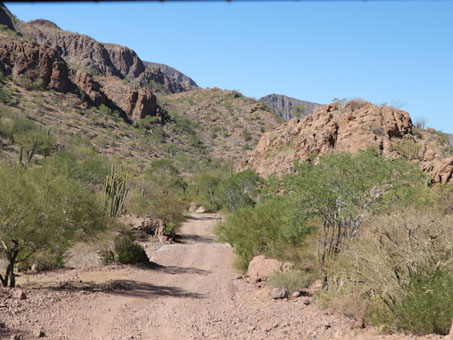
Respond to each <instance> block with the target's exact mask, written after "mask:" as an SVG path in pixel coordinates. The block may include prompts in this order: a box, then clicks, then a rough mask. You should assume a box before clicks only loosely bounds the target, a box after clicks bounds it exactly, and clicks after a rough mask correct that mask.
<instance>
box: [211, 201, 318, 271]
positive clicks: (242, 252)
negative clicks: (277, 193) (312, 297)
mask: <svg viewBox="0 0 453 340" xmlns="http://www.w3.org/2000/svg"><path fill="white" fill-rule="evenodd" d="M313 230H314V227H313V225H311V224H310V221H307V220H306V219H305V216H303V215H302V214H300V211H299V209H298V207H297V206H296V205H295V204H293V200H292V199H291V198H289V197H277V198H268V199H263V200H261V201H260V203H258V204H257V205H256V206H255V207H253V206H245V207H244V208H242V209H237V210H235V211H234V212H233V213H231V214H228V215H227V216H226V218H225V221H224V222H223V223H221V224H219V225H218V226H217V228H216V233H217V235H219V238H220V239H221V240H222V241H225V242H228V243H230V244H231V245H232V246H233V247H234V253H235V255H236V258H235V267H236V268H238V269H240V270H243V271H245V270H247V267H248V264H249V262H250V261H251V259H252V258H253V257H254V256H255V255H259V254H265V255H268V256H270V257H274V258H281V259H285V260H294V258H293V257H292V256H291V255H292V254H291V252H292V250H293V249H298V248H302V247H303V246H304V240H305V238H306V236H307V235H309V234H310V233H311V232H313Z"/></svg>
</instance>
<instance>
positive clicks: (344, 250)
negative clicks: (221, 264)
mask: <svg viewBox="0 0 453 340" xmlns="http://www.w3.org/2000/svg"><path fill="white" fill-rule="evenodd" d="M407 144H408V143H407ZM401 149H402V150H405V152H406V151H407V154H408V155H409V154H412V153H411V152H412V147H411V145H409V146H406V145H404V147H402V148H401ZM409 160H410V157H401V158H398V159H385V158H384V157H383V156H382V155H380V154H379V153H378V152H376V151H375V150H374V149H368V150H366V151H363V152H360V153H358V154H357V155H351V154H344V153H335V154H329V155H325V156H320V157H316V158H310V159H309V160H308V161H305V162H301V163H299V164H296V166H295V169H296V171H295V173H293V174H289V175H287V176H285V177H283V178H280V179H279V178H275V177H271V178H269V180H267V181H266V182H265V183H263V182H257V184H256V191H254V194H253V195H252V196H250V200H249V201H248V204H247V205H246V206H242V207H240V208H239V209H235V210H230V212H229V213H228V214H227V216H226V219H225V221H224V222H223V223H222V224H220V225H219V226H218V228H217V233H218V234H219V236H220V238H221V239H223V240H225V241H227V242H229V243H231V244H232V245H233V246H234V251H235V254H236V266H237V268H238V269H240V270H243V271H245V270H246V269H247V266H248V264H249V262H250V260H251V259H252V258H253V257H254V256H256V255H260V254H264V255H267V256H269V257H272V258H277V259H280V260H282V261H289V262H292V263H293V264H294V265H295V268H294V269H292V270H290V271H288V272H286V273H285V272H284V273H279V272H276V273H275V274H274V276H273V277H271V278H270V283H271V284H272V285H274V286H279V287H283V288H286V289H288V290H290V291H295V290H298V289H299V290H300V289H302V288H305V287H306V286H307V285H308V284H309V283H310V282H313V281H314V280H315V279H320V280H322V283H323V288H322V290H321V291H320V292H319V294H318V304H319V305H320V306H321V307H330V306H334V307H335V308H336V309H337V310H338V311H341V312H343V313H344V314H345V315H349V316H354V317H355V318H359V319H363V320H364V321H365V322H367V323H374V324H383V325H385V330H386V331H401V330H403V331H407V332H411V333H414V334H419V335H420V334H429V333H437V334H448V331H449V329H450V325H451V319H452V317H453V315H452V310H453V295H452V291H453V289H452V288H453V287H452V279H453V276H452V275H453V271H452V270H453V266H452V264H453V263H452V261H451V259H452V254H453V253H452V251H453V248H452V244H453V238H452V236H451V222H450V220H451V216H450V212H449V208H448V206H449V204H447V203H446V201H445V200H444V197H446V195H447V193H448V192H450V191H451V189H450V188H449V187H444V186H436V188H429V187H428V186H427V182H426V176H425V175H424V174H423V173H422V172H421V171H420V170H419V169H418V167H417V166H416V165H414V164H413V163H411V162H409ZM258 183H259V184H258Z"/></svg>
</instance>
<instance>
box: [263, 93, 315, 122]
mask: <svg viewBox="0 0 453 340" xmlns="http://www.w3.org/2000/svg"><path fill="white" fill-rule="evenodd" d="M259 101H260V102H262V103H263V104H266V105H268V106H270V107H271V108H272V109H274V111H275V112H276V113H277V114H279V115H280V117H282V118H283V119H285V120H290V119H292V118H294V117H298V118H303V117H305V116H306V115H308V114H310V113H312V112H313V111H314V110H316V109H317V108H319V107H321V106H322V105H321V104H316V103H312V102H307V101H305V100H300V99H296V98H291V97H287V96H284V95H281V94H269V95H267V96H264V97H262V98H260V99H259Z"/></svg>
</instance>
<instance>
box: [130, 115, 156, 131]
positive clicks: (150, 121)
mask: <svg viewBox="0 0 453 340" xmlns="http://www.w3.org/2000/svg"><path fill="white" fill-rule="evenodd" d="M157 124H160V120H159V118H158V117H156V116H146V117H145V118H143V119H140V120H139V121H138V122H137V123H136V124H135V126H136V127H137V129H139V130H142V131H144V130H152V129H153V127H154V125H157Z"/></svg>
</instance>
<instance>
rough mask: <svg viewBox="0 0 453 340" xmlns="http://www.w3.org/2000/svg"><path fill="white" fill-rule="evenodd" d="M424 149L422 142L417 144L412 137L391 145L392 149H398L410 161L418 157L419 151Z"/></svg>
mask: <svg viewBox="0 0 453 340" xmlns="http://www.w3.org/2000/svg"><path fill="white" fill-rule="evenodd" d="M421 149H422V145H421V144H417V143H416V142H415V141H413V140H412V139H405V140H403V141H401V142H399V143H397V144H394V145H392V146H391V147H390V151H396V152H398V154H400V155H401V156H402V157H404V158H405V159H406V160H408V161H412V160H414V159H417V158H418V153H419V152H420V150H421Z"/></svg>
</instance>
